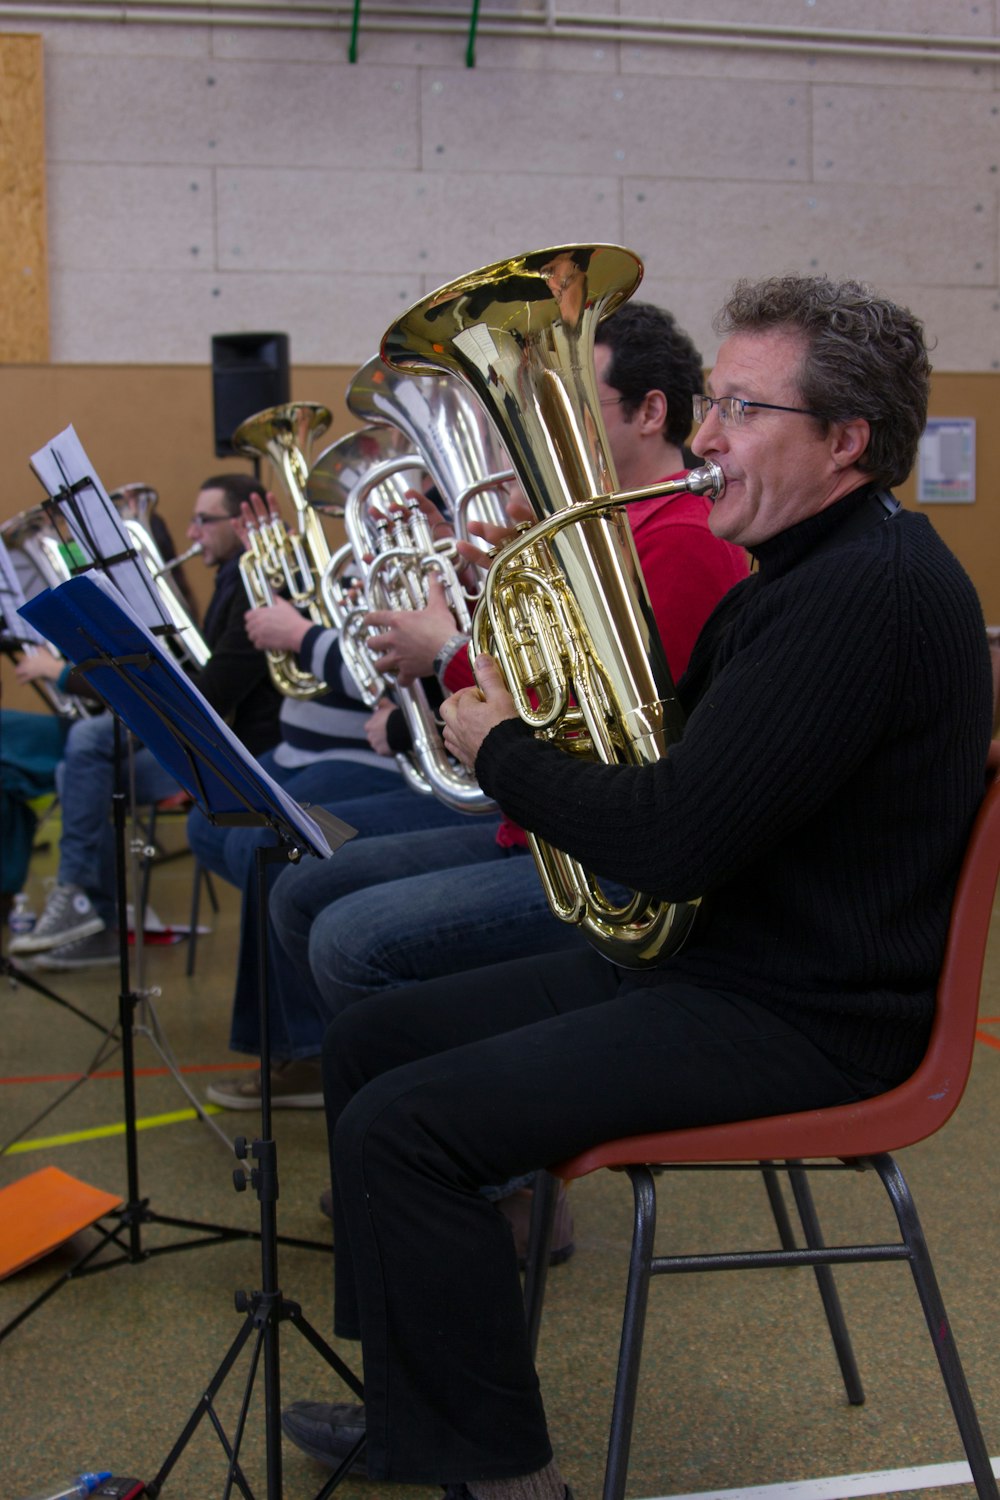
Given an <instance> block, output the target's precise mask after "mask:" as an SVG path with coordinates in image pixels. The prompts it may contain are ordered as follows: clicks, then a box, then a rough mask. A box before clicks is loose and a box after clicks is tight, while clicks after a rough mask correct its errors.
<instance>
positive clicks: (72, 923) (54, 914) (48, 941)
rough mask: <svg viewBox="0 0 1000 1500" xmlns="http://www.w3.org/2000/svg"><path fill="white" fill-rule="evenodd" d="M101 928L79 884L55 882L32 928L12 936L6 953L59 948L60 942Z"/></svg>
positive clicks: (102, 926) (86, 934)
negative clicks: (17, 935)
mask: <svg viewBox="0 0 1000 1500" xmlns="http://www.w3.org/2000/svg"><path fill="white" fill-rule="evenodd" d="M104 931H106V927H105V924H104V921H103V919H102V918H101V917H99V916H98V915H97V910H96V908H95V907H94V904H93V902H92V901H91V899H90V897H89V896H88V895H87V892H86V891H85V890H84V889H83V887H82V886H79V885H56V886H53V888H52V890H51V891H50V893H49V898H48V900H47V901H46V903H45V910H44V911H43V912H42V915H41V916H40V917H39V918H38V921H37V922H36V923H35V925H34V927H33V928H32V929H31V931H30V932H26V933H24V934H23V936H22V937H16V938H14V940H13V942H12V943H11V944H10V947H9V949H8V952H10V953H11V954H16V953H44V952H45V950H46V949H47V948H60V947H62V945H63V944H64V943H73V942H76V941H77V939H78V938H88V937H93V936H94V934H95V933H98V932H104Z"/></svg>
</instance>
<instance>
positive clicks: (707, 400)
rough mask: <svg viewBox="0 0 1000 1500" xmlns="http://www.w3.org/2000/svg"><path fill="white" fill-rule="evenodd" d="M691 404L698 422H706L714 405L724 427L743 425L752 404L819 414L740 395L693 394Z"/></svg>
mask: <svg viewBox="0 0 1000 1500" xmlns="http://www.w3.org/2000/svg"><path fill="white" fill-rule="evenodd" d="M691 405H692V407H693V409H694V419H695V421H696V422H704V421H705V420H706V418H707V417H708V414H709V412H710V411H711V410H712V407H713V406H714V407H715V409H716V411H717V412H718V413H719V421H720V422H721V423H722V425H723V427H742V426H743V423H744V421H745V420H746V413H747V408H748V407H750V406H757V407H760V408H761V409H762V410H763V411H793V412H798V414H799V415H800V416H803V417H818V416H819V412H818V411H810V410H809V409H808V407H805V406H775V405H774V404H773V403H772V402H770V401H744V400H743V399H742V397H740V396H692V397H691Z"/></svg>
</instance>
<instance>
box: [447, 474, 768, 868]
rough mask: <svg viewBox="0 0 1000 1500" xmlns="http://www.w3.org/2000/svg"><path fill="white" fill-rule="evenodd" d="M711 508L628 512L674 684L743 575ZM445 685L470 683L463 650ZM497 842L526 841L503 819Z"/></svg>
mask: <svg viewBox="0 0 1000 1500" xmlns="http://www.w3.org/2000/svg"><path fill="white" fill-rule="evenodd" d="M682 474H683V471H682ZM682 474H673V475H669V476H668V478H671V479H677V478H680V477H682ZM710 510H711V502H710V501H708V500H706V499H705V498H704V496H702V495H687V494H682V495H668V496H662V497H659V498H657V499H654V500H641V501H639V502H638V503H637V504H635V505H630V506H629V508H628V518H629V523H630V525H631V527H632V536H633V537H634V539H635V550H636V553H637V554H638V557H639V564H640V567H641V568H642V572H643V577H644V578H645V580H646V588H647V590H648V592H649V601H650V603H651V604H652V606H653V613H654V615H655V616H656V623H657V625H658V626H659V630H660V637H661V639H662V641H663V648H664V650H665V651H666V653H667V663H668V665H669V667H670V672H671V675H672V677H673V679H674V681H675V682H677V681H679V679H680V678H681V676H682V675H683V673H684V670H685V668H686V667H687V664H688V657H689V656H690V655H691V651H692V649H693V647H694V643H695V641H696V640H697V639H698V634H699V632H700V631H701V627H702V626H703V625H704V623H705V621H706V620H707V619H708V617H709V615H710V614H711V613H712V610H713V609H714V608H715V606H716V605H717V604H718V602H719V600H720V599H721V598H722V596H723V594H725V593H727V592H728V591H729V589H731V588H732V586H733V584H734V583H739V581H740V579H741V578H745V577H746V575H747V572H748V566H747V557H746V553H745V552H744V551H743V549H742V548H741V547H734V546H732V544H731V543H729V542H720V541H719V539H718V537H714V536H713V535H712V533H711V532H710V531H709V529H708V515H709V511H710ZM444 683H445V687H447V688H448V690H449V691H450V692H452V693H457V692H458V690H459V688H463V687H472V686H473V685H474V684H475V677H474V675H473V672H472V666H471V664H470V662H469V656H468V652H466V651H459V652H458V653H457V654H456V655H455V656H454V657H453V658H452V660H451V661H450V662H449V663H448V666H447V668H446V670H445V674H444ZM497 843H498V844H500V845H502V846H504V847H505V848H509V847H510V846H511V845H514V844H519V845H521V846H524V845H525V844H526V843H527V840H526V839H525V836H524V833H523V831H522V830H521V828H520V827H519V826H518V824H517V823H513V822H511V820H510V819H509V818H504V820H503V822H502V823H501V825H500V828H499V831H498V833H497Z"/></svg>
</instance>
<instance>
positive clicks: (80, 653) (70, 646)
mask: <svg viewBox="0 0 1000 1500" xmlns="http://www.w3.org/2000/svg"><path fill="white" fill-rule="evenodd" d="M81 586H82V592H83V594H84V596H85V595H86V591H87V590H88V589H89V588H90V587H91V586H93V587H95V588H97V589H99V590H100V591H101V593H102V594H104V595H106V596H107V598H108V599H109V600H110V601H111V603H112V605H113V606H114V611H116V612H117V615H118V617H119V619H121V617H124V622H123V623H124V624H125V625H126V626H130V627H132V628H133V630H134V631H135V632H137V634H138V636H139V638H140V640H141V641H142V642H143V645H144V650H145V651H148V653H149V655H150V657H151V658H152V659H153V660H154V661H155V662H156V663H157V664H158V666H159V668H160V670H161V672H165V673H166V674H167V677H168V678H169V679H170V684H171V686H172V688H173V689H174V690H175V691H176V692H177V693H178V694H180V695H181V697H182V698H183V700H184V703H185V704H187V705H190V707H191V718H192V721H193V720H194V719H195V718H198V719H200V720H201V721H202V723H205V722H206V721H207V723H208V725H209V727H210V728H211V729H212V731H214V738H215V740H216V742H217V744H218V746H219V747H220V753H222V754H224V755H225V756H227V757H228V759H229V761H230V763H231V764H235V766H236V768H237V770H240V769H241V770H242V773H243V775H244V776H246V777H247V778H248V780H249V781H250V782H251V783H252V784H253V786H254V788H255V789H256V788H257V787H263V792H264V798H265V799H268V800H269V801H270V803H271V804H273V805H274V806H275V807H277V808H278V810H279V811H280V814H281V817H282V819H283V820H284V822H285V823H286V824H287V825H289V826H290V827H291V828H292V829H293V830H294V831H296V832H297V833H300V834H301V835H302V836H303V838H304V839H305V841H306V845H307V847H308V848H310V849H311V850H312V851H313V852H314V853H316V854H318V855H320V856H321V857H322V858H328V857H329V856H330V855H332V854H333V847H332V846H331V844H330V842H329V840H328V839H327V836H326V834H325V833H324V832H323V830H322V828H321V827H320V825H319V823H318V822H317V821H316V819H315V818H312V817H311V816H310V815H309V814H308V813H307V812H305V811H304V810H303V808H302V807H300V806H299V804H298V803H297V802H296V801H295V800H294V799H293V798H291V797H289V796H288V794H287V793H286V792H285V791H284V790H283V789H282V788H281V787H280V786H279V785H278V783H277V782H276V781H274V780H273V779H272V778H271V777H270V776H268V774H267V772H266V771H264V770H263V769H262V768H261V766H260V765H258V763H257V761H256V760H255V759H254V757H253V756H252V755H251V754H250V752H249V751H248V750H247V749H246V748H245V747H244V745H243V744H242V742H241V741H240V740H238V739H237V737H236V735H235V734H234V733H233V731H232V730H231V729H230V728H229V726H228V724H226V723H225V722H224V720H222V719H221V718H220V717H219V715H218V714H217V713H216V712H215V709H214V708H213V707H212V705H211V704H210V703H209V702H208V700H207V699H206V698H205V697H204V695H203V694H202V693H201V692H199V690H198V688H197V687H196V686H195V685H194V683H193V682H192V681H191V680H190V678H188V677H187V676H186V675H185V674H184V672H182V671H181V670H180V668H179V667H178V666H177V665H176V663H175V662H174V661H173V659H172V658H171V657H170V656H169V655H168V653H167V652H165V651H164V649H163V647H162V646H161V644H160V642H159V641H158V640H157V639H156V637H155V636H154V635H153V634H152V633H151V632H150V631H149V630H148V629H147V628H146V626H145V625H144V624H143V622H142V620H141V619H139V617H138V615H137V614H136V613H135V611H134V610H133V609H132V608H131V607H130V605H129V604H128V601H127V600H124V599H123V598H122V596H121V594H120V593H119V592H118V590H117V589H116V588H115V587H114V585H113V584H112V583H111V582H110V581H109V580H108V579H107V578H105V577H104V575H103V574H102V573H97V572H92V573H88V574H86V576H84V577H80V578H71V579H69V580H68V581H67V582H66V583H62V584H60V585H59V587H58V588H56V589H51V590H50V591H49V592H48V593H47V594H43V595H39V596H38V598H37V599H34V600H32V601H31V602H30V603H29V604H27V605H25V606H24V608H25V609H26V610H28V611H35V612H38V613H39V614H40V615H42V616H49V617H50V618H48V619H45V618H43V621H42V623H48V624H49V626H50V628H51V629H52V630H53V635H54V638H55V640H56V641H57V642H58V644H59V647H60V649H61V650H62V651H63V652H64V654H65V655H67V656H68V657H69V658H70V660H72V661H74V662H76V663H77V664H79V663H80V662H86V661H88V659H89V658H90V657H91V656H92V655H93V651H94V646H95V644H97V645H98V646H100V642H101V639H102V634H103V627H102V623H101V622H100V621H99V620H98V619H97V618H96V616H97V610H96V606H95V605H94V604H91V606H90V608H91V614H90V615H88V616H86V618H87V620H88V622H89V623H88V626H87V628H84V629H74V627H73V624H72V615H71V614H70V613H69V610H70V609H73V610H75V611H76V613H77V616H78V617H79V618H83V617H84V611H83V609H82V608H81V606H80V603H79V596H80V593H81ZM64 595H65V599H64V598H63V597H62V596H64ZM91 597H93V596H91ZM68 601H72V603H68ZM57 615H58V617H57ZM118 628H119V631H120V629H121V626H120V625H119V627H118ZM91 630H92V631H93V635H91V633H90V632H91ZM113 660H114V658H112V659H111V661H113ZM85 670H86V669H85ZM100 670H105V671H111V670H112V667H111V662H109V666H108V668H107V669H99V671H100ZM161 681H162V678H161ZM125 686H126V689H127V692H126V696H128V695H131V694H133V693H134V692H135V689H134V687H132V685H131V684H129V683H128V680H127V676H126V679H125ZM99 690H101V689H100V688H99ZM106 696H107V698H108V701H109V702H111V704H112V707H114V708H115V709H116V712H119V713H120V714H121V717H122V718H123V719H124V720H125V722H126V723H127V724H128V725H129V728H130V729H133V730H134V731H135V732H136V733H138V734H139V737H140V739H142V740H143V741H144V743H145V744H146V746H147V748H148V749H149V750H151V751H152V753H153V754H154V755H156V754H157V739H156V736H154V735H152V734H149V733H143V731H142V728H141V726H138V725H135V724H133V723H131V722H130V719H129V712H128V708H127V706H126V705H125V704H124V703H122V704H116V703H114V701H113V700H112V697H111V693H110V691H109V692H108V693H107V695H106ZM171 706H172V705H168V704H164V705H162V707H161V712H160V715H159V721H158V723H157V725H156V728H157V730H158V732H159V733H160V734H162V736H163V737H169V738H170V739H171V740H173V739H174V737H175V736H174V735H172V734H171V730H170V725H171V722H172V721H171V717H170V713H169V709H170V707H171ZM175 727H176V730H177V731H178V732H180V731H182V730H183V729H184V727H185V726H184V724H183V721H182V719H181V716H180V711H178V723H177V724H176V726H175ZM164 763H165V764H166V762H164ZM169 769H171V770H174V768H173V767H169ZM185 784H186V783H185ZM189 790H193V789H192V788H189ZM262 800H263V799H262ZM344 826H346V825H344ZM350 831H351V832H353V830H350Z"/></svg>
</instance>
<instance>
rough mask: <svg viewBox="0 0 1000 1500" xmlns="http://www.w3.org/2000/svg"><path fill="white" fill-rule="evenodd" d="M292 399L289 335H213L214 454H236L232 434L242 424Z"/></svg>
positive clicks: (220, 456)
mask: <svg viewBox="0 0 1000 1500" xmlns="http://www.w3.org/2000/svg"><path fill="white" fill-rule="evenodd" d="M289 399H290V393H289V383H288V334H287V333H216V334H213V336H212V401H213V405H214V412H215V452H216V455H217V457H219V458H226V457H228V456H229V455H230V454H233V453H235V452H236V449H235V448H234V447H233V433H234V432H235V431H236V429H237V427H238V426H239V425H240V423H241V422H245V421H246V419H247V417H252V416H254V415H255V413H257V412H259V411H264V410H265V408H266V407H268V406H284V405H285V403H286V402H287V401H288V400H289Z"/></svg>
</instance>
